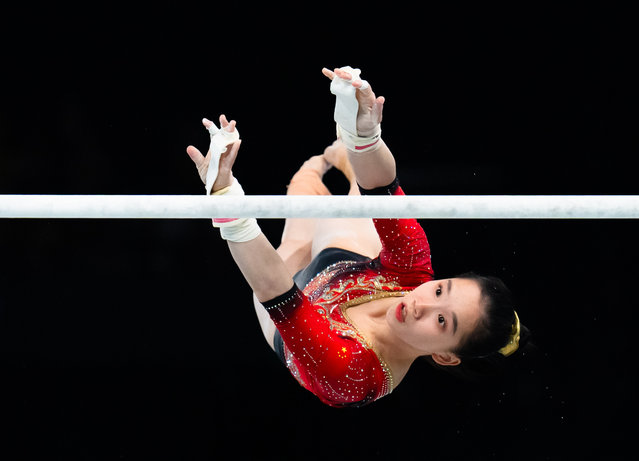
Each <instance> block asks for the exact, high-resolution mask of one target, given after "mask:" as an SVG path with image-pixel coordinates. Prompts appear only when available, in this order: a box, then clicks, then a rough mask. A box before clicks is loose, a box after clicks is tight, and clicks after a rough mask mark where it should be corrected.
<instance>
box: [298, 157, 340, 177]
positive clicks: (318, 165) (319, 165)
mask: <svg viewBox="0 0 639 461" xmlns="http://www.w3.org/2000/svg"><path fill="white" fill-rule="evenodd" d="M332 166H333V165H332V164H331V163H329V162H328V161H327V160H326V158H325V157H324V156H323V155H314V156H312V157H311V158H309V159H308V160H306V161H305V162H304V163H303V164H302V168H310V169H311V170H315V171H317V173H318V174H319V176H320V178H321V177H322V176H324V174H326V172H327V171H328V170H330V169H331V167H332Z"/></svg>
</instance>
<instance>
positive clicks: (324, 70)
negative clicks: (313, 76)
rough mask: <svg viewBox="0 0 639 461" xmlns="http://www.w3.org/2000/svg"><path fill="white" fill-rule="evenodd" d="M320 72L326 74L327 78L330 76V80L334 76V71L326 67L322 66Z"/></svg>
mask: <svg viewBox="0 0 639 461" xmlns="http://www.w3.org/2000/svg"><path fill="white" fill-rule="evenodd" d="M322 73H323V74H324V75H325V76H327V77H328V78H330V79H331V80H333V78H334V77H335V73H334V72H331V71H330V70H328V69H327V68H326V67H323V68H322Z"/></svg>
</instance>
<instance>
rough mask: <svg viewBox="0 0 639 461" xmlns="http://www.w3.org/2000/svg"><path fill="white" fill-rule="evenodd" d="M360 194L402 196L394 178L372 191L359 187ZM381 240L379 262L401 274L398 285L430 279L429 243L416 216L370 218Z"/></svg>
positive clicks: (413, 283)
mask: <svg viewBox="0 0 639 461" xmlns="http://www.w3.org/2000/svg"><path fill="white" fill-rule="evenodd" d="M360 191H361V192H362V194H363V195H405V194H404V191H403V190H402V188H401V187H400V185H399V181H398V180H397V179H395V181H393V182H392V183H391V184H390V185H388V186H387V187H380V188H377V189H373V190H366V189H362V188H360ZM373 222H374V223H375V229H376V230H377V234H378V235H379V238H380V240H381V242H382V250H381V252H380V254H379V264H380V265H381V266H382V267H383V268H385V269H387V270H390V271H393V272H396V273H398V274H400V275H401V277H402V279H403V280H402V282H403V283H402V284H403V285H405V286H407V285H412V286H418V285H421V284H422V283H424V282H426V281H429V280H432V279H433V276H434V272H433V266H432V263H431V255H430V245H429V244H428V239H427V238H426V233H425V232H424V229H423V228H422V226H421V225H420V224H419V222H417V220H416V219H374V220H373Z"/></svg>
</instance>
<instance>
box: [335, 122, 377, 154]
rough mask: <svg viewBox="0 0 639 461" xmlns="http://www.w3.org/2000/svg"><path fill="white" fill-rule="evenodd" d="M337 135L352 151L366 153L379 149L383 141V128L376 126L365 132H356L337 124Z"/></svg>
mask: <svg viewBox="0 0 639 461" xmlns="http://www.w3.org/2000/svg"><path fill="white" fill-rule="evenodd" d="M337 137H338V138H339V139H340V140H341V141H342V143H343V144H344V146H345V147H346V148H347V149H348V150H349V151H351V152H355V153H364V152H372V151H374V150H377V149H379V147H380V146H381V145H382V144H383V143H382V128H381V126H380V125H377V126H375V127H374V128H373V129H372V130H370V131H368V132H366V133H365V134H363V135H362V134H359V133H358V134H355V133H351V132H350V131H348V130H346V129H344V128H343V127H341V126H340V125H339V124H337Z"/></svg>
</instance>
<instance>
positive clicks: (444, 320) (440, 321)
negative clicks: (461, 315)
mask: <svg viewBox="0 0 639 461" xmlns="http://www.w3.org/2000/svg"><path fill="white" fill-rule="evenodd" d="M437 321H438V322H439V324H440V325H445V324H446V319H445V318H444V316H443V315H442V314H439V316H438V317H437Z"/></svg>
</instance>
